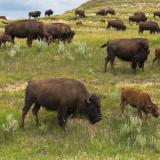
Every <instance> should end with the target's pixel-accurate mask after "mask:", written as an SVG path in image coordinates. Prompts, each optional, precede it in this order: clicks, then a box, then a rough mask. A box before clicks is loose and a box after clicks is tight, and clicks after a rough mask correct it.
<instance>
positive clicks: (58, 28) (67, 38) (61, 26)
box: [45, 23, 75, 43]
mask: <svg viewBox="0 0 160 160" xmlns="http://www.w3.org/2000/svg"><path fill="white" fill-rule="evenodd" d="M45 29H46V32H47V35H49V36H50V37H51V38H50V42H51V41H56V40H58V41H63V42H68V43H69V42H71V41H72V39H73V37H74V34H75V33H74V31H72V30H71V27H70V26H69V25H68V24H65V23H49V24H47V25H46V27H45Z"/></svg>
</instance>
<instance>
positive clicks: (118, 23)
mask: <svg viewBox="0 0 160 160" xmlns="http://www.w3.org/2000/svg"><path fill="white" fill-rule="evenodd" d="M111 27H113V28H116V29H117V30H123V31H125V30H126V28H127V27H126V26H125V24H124V22H123V21H122V20H120V19H112V20H108V26H107V28H111Z"/></svg>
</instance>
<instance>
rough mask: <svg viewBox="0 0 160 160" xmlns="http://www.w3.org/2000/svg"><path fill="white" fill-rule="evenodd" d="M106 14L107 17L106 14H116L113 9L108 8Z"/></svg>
mask: <svg viewBox="0 0 160 160" xmlns="http://www.w3.org/2000/svg"><path fill="white" fill-rule="evenodd" d="M106 14H107V15H108V14H111V15H116V12H115V10H114V9H112V8H109V9H106Z"/></svg>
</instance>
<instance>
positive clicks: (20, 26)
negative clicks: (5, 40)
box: [5, 20, 47, 47]
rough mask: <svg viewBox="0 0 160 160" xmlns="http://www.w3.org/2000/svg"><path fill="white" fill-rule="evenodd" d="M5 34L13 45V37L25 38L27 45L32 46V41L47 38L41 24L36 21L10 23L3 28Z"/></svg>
mask: <svg viewBox="0 0 160 160" xmlns="http://www.w3.org/2000/svg"><path fill="white" fill-rule="evenodd" d="M5 34H6V35H9V36H11V41H12V43H14V39H15V37H17V38H27V44H28V46H29V47H31V46H32V41H33V39H42V38H47V33H46V32H45V26H44V24H43V22H40V21H36V20H19V21H14V22H10V23H8V24H7V25H6V26H5Z"/></svg>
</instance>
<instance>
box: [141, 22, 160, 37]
mask: <svg viewBox="0 0 160 160" xmlns="http://www.w3.org/2000/svg"><path fill="white" fill-rule="evenodd" d="M144 31H150V33H151V34H152V33H156V32H157V33H159V31H160V28H159V25H158V23H157V22H154V21H148V22H141V23H140V24H139V34H140V33H143V32H144Z"/></svg>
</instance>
